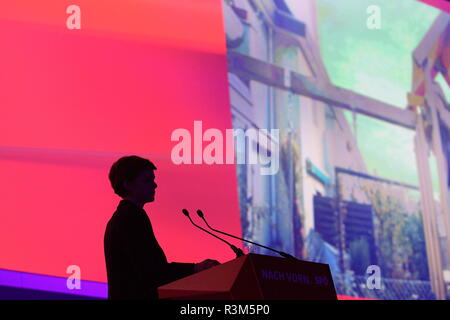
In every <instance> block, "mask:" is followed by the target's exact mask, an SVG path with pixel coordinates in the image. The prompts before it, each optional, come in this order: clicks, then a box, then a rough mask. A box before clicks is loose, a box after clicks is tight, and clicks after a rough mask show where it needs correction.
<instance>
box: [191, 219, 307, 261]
mask: <svg viewBox="0 0 450 320" xmlns="http://www.w3.org/2000/svg"><path fill="white" fill-rule="evenodd" d="M197 215H198V216H199V217H200V218H201V219H202V220H203V221H204V222H205V223H206V225H207V226H208V228H210V229H211V230H212V231H214V232H217V233H221V234H223V235H226V236H228V237H231V238H235V239H238V240H241V241H245V242H248V243H251V244H254V245H256V246H258V247H262V248H264V249H267V250H270V251H273V252H276V253H278V254H279V255H280V256H282V257H284V258H288V259H294V260H297V261H299V260H300V259H297V258H296V257H294V256H292V255H290V254H289V253H286V252H283V251H279V250H275V249H273V248H269V247H266V246H264V245H262V244H259V243H256V242H253V241H250V240H247V239H243V238H239V237H236V236H234V235H232V234H229V233H226V232H223V231H220V230H217V229H214V228H213V227H211V226H210V225H209V223H208V221H206V219H205V217H204V215H203V212H202V211H201V210H197Z"/></svg>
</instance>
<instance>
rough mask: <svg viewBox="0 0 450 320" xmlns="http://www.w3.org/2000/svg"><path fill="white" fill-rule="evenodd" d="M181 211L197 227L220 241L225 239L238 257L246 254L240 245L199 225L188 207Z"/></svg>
mask: <svg viewBox="0 0 450 320" xmlns="http://www.w3.org/2000/svg"><path fill="white" fill-rule="evenodd" d="M181 211H182V212H183V214H184V215H185V216H186V217H188V219H189V221H191V223H192V224H193V225H194V226H196V227H197V228H199V229H201V230H203V231H205V232H207V233H209V234H210V235H212V236H213V237H215V238H217V239H219V240H220V241H223V242H225V243H226V244H227V245H229V246H230V248H231V249H232V250H233V252H234V253H235V254H236V258H239V257H241V256H243V255H244V252H243V251H242V250H241V249H239V248H238V247H236V246H234V245H233V244H231V243H229V242H228V241H226V240H224V239H222V238H220V237H218V236H216V235H215V234H214V233H211V232H209V231H208V230H206V229H203V228H202V227H200V226H199V225H197V224H196V223H195V222H194V221H192V219H191V217H190V216H189V211H187V209H183V210H181Z"/></svg>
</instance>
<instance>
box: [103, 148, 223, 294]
mask: <svg viewBox="0 0 450 320" xmlns="http://www.w3.org/2000/svg"><path fill="white" fill-rule="evenodd" d="M155 170H156V167H155V165H154V164H153V163H152V162H151V161H149V160H147V159H144V158H141V157H138V156H127V157H122V158H120V159H119V160H117V161H116V162H115V163H114V164H113V165H112V167H111V170H110V172H109V180H110V182H111V185H112V187H113V189H114V192H115V193H116V194H118V195H119V196H120V197H121V198H122V199H123V200H121V201H120V203H119V205H118V207H117V210H116V211H115V212H114V214H113V216H112V217H111V219H110V220H109V222H108V225H107V227H106V231H105V238H104V249H105V260H106V270H107V276H108V299H157V298H158V293H157V287H159V286H161V285H163V284H166V283H169V282H172V281H175V280H177V279H180V278H183V277H185V276H188V275H190V274H193V273H195V272H198V271H202V270H205V269H208V268H210V267H212V266H215V265H217V264H219V262H217V261H215V260H210V259H207V260H204V261H203V262H201V263H197V264H195V263H176V262H172V263H168V262H167V259H166V255H165V254H164V251H163V250H162V249H161V247H160V246H159V244H158V241H157V240H156V238H155V235H154V233H153V229H152V225H151V223H150V220H149V218H148V216H147V213H146V212H145V210H144V209H143V207H144V204H145V203H147V202H152V201H154V199H155V190H156V187H157V184H156V183H155V174H154V171H155Z"/></svg>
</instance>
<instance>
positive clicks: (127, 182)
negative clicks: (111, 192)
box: [123, 180, 130, 193]
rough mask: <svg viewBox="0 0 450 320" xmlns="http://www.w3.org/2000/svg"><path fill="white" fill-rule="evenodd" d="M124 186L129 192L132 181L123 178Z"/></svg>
mask: <svg viewBox="0 0 450 320" xmlns="http://www.w3.org/2000/svg"><path fill="white" fill-rule="evenodd" d="M123 188H124V189H125V192H126V193H128V191H129V190H130V181H129V180H123Z"/></svg>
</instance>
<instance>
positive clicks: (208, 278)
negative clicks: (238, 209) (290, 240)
mask: <svg viewBox="0 0 450 320" xmlns="http://www.w3.org/2000/svg"><path fill="white" fill-rule="evenodd" d="M158 295H159V298H160V299H176V300H337V296H336V290H335V287H334V283H333V278H332V277H331V272H330V268H329V266H328V265H327V264H323V263H315V262H308V261H296V260H293V259H287V258H281V257H273V256H267V255H260V254H254V253H250V254H247V255H245V256H242V257H240V258H237V259H235V260H231V261H229V262H226V263H224V264H221V265H218V266H215V267H212V268H210V269H207V270H204V271H202V272H199V273H195V274H193V275H190V276H188V277H185V278H182V279H179V280H177V281H174V282H171V283H168V284H166V285H163V286H160V287H159V288H158Z"/></svg>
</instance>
